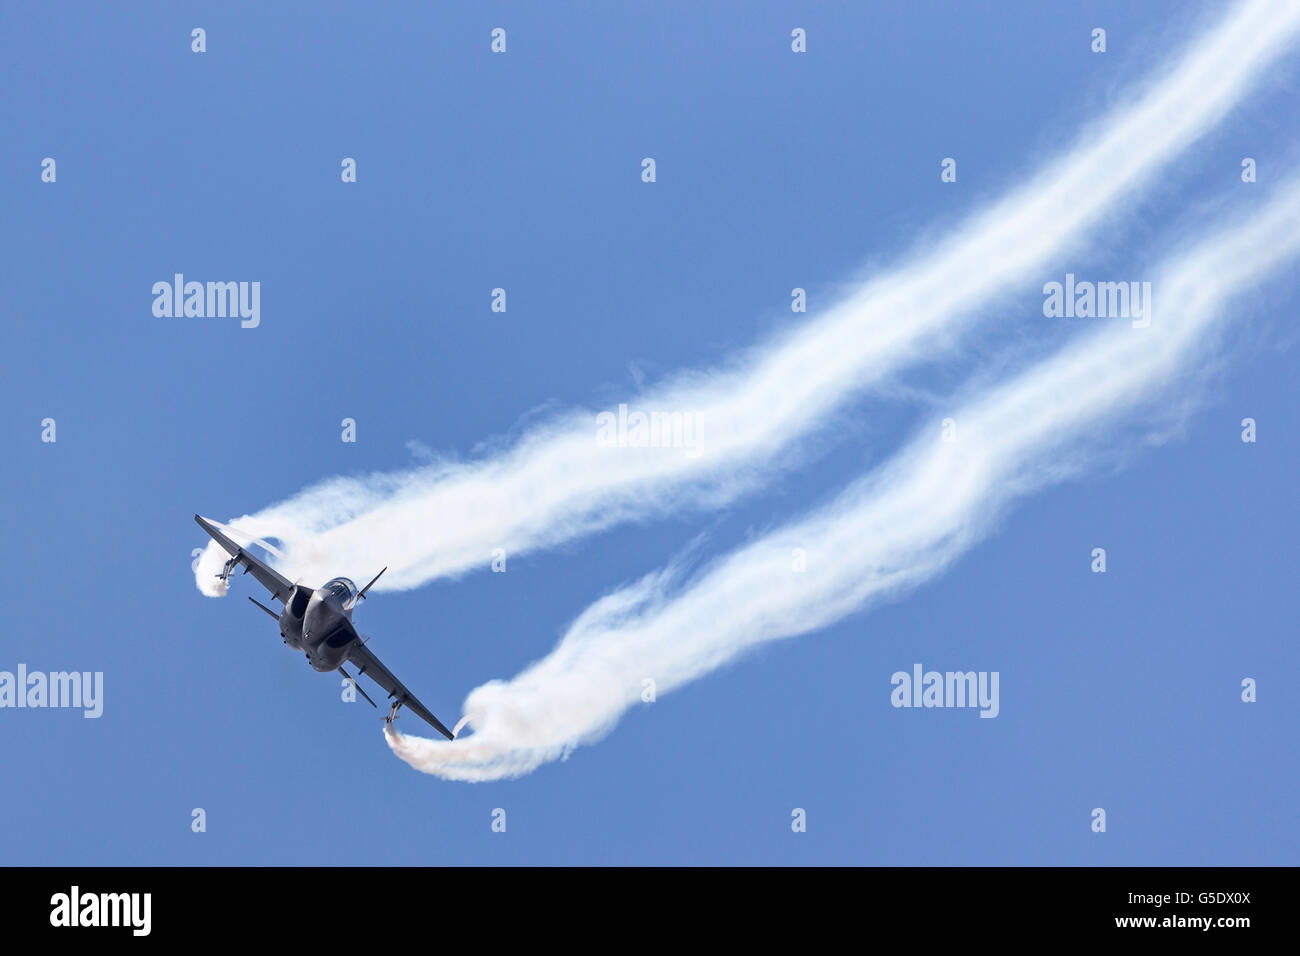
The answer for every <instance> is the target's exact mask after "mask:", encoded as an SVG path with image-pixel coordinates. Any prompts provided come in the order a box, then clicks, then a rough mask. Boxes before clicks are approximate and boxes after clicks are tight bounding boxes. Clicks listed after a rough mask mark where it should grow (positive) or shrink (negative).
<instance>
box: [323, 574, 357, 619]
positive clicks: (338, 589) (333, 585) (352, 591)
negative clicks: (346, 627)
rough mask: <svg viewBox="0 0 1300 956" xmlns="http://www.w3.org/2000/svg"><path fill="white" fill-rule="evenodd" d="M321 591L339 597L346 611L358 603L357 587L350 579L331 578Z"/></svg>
mask: <svg viewBox="0 0 1300 956" xmlns="http://www.w3.org/2000/svg"><path fill="white" fill-rule="evenodd" d="M321 590H322V591H326V592H328V593H330V594H333V595H334V596H335V597H337V598H338V599H339V602H340V603H341V604H342V605H343V609H344V610H345V611H346V610H349V609H350V608H351V607H352V605H354V604H356V603H357V586H356V585H355V584H353V583H352V582H351V581H350V580H349V579H348V578H331V579H330V580H328V581H326V582H325V586H324V587H322V588H321Z"/></svg>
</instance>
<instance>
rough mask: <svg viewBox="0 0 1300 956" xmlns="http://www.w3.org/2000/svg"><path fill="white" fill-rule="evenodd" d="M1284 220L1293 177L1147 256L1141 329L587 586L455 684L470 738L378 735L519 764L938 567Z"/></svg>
mask: <svg viewBox="0 0 1300 956" xmlns="http://www.w3.org/2000/svg"><path fill="white" fill-rule="evenodd" d="M1298 224H1300V181H1297V182H1295V183H1292V184H1291V185H1289V186H1288V187H1286V188H1285V189H1284V190H1281V191H1280V192H1279V194H1278V195H1277V196H1275V197H1274V200H1273V202H1272V204H1271V205H1269V206H1268V208H1267V209H1266V210H1265V211H1264V212H1263V213H1262V214H1260V215H1259V216H1257V217H1256V218H1255V219H1253V220H1251V221H1248V222H1246V223H1245V224H1241V225H1237V226H1236V227H1234V228H1232V229H1230V230H1228V231H1226V232H1224V233H1222V234H1220V235H1217V236H1215V237H1213V238H1211V239H1210V240H1208V241H1205V242H1203V243H1201V244H1200V245H1198V246H1196V247H1195V248H1194V249H1193V250H1191V251H1190V252H1189V253H1188V254H1186V255H1183V256H1180V257H1177V258H1176V259H1174V260H1173V261H1172V262H1170V263H1168V264H1166V265H1165V266H1163V267H1162V268H1160V269H1158V270H1156V272H1155V280H1154V282H1153V295H1154V297H1155V298H1154V301H1155V302H1156V303H1157V310H1156V313H1155V317H1154V320H1153V322H1152V325H1151V326H1150V327H1149V328H1145V329H1137V328H1133V327H1131V326H1130V325H1129V324H1128V323H1125V324H1124V325H1123V326H1122V327H1116V326H1114V325H1111V326H1110V327H1108V328H1103V329H1102V330H1100V331H1098V332H1096V333H1093V334H1089V335H1087V336H1085V337H1084V338H1082V339H1079V340H1076V341H1075V342H1073V343H1072V344H1070V345H1069V346H1067V347H1066V348H1064V349H1063V350H1061V351H1060V352H1059V353H1057V354H1056V355H1055V356H1053V357H1051V358H1050V359H1048V360H1046V361H1043V362H1041V363H1039V364H1038V365H1036V366H1034V367H1032V368H1030V369H1029V370H1028V371H1026V372H1025V373H1023V374H1022V375H1020V376H1019V377H1017V378H1014V379H1013V380H1011V381H1010V382H1008V383H1006V384H1004V385H1000V386H997V387H995V388H993V389H992V390H990V391H989V392H988V393H987V394H984V395H982V396H979V397H978V398H977V399H976V400H975V401H973V402H971V403H969V404H968V405H967V406H966V407H965V408H964V410H962V411H960V412H958V413H957V414H956V415H955V416H954V418H955V419H956V421H957V423H958V429H959V432H958V438H957V441H955V442H953V443H944V442H942V441H940V440H939V437H938V436H937V435H935V434H933V433H930V432H928V433H925V434H922V435H921V436H919V437H917V438H916V439H915V440H914V441H913V442H912V443H911V444H910V445H909V446H908V447H906V448H905V449H904V450H903V452H902V453H901V454H899V455H898V456H897V458H895V459H894V460H893V461H891V462H890V463H889V464H887V465H886V466H885V467H883V468H881V469H880V470H879V471H878V472H877V473H875V474H873V475H871V476H869V477H868V478H866V479H864V480H862V481H859V482H858V483H856V484H854V485H852V486H850V488H848V489H847V490H846V491H845V492H844V493H843V494H842V495H841V496H839V497H838V498H837V499H836V500H835V501H834V502H833V503H832V504H830V505H829V506H828V507H825V508H823V509H821V510H819V511H818V512H816V513H814V514H813V515H812V516H810V517H808V518H807V519H805V520H802V521H800V522H798V523H795V524H793V525H790V526H789V527H787V528H784V529H782V530H779V531H777V532H775V533H773V534H771V535H768V536H766V537H764V538H762V539H760V540H758V541H756V542H754V543H752V544H749V545H747V546H746V547H744V548H742V549H740V550H738V551H736V552H734V553H732V554H731V555H729V556H727V557H725V558H723V559H720V560H718V561H716V562H715V563H713V564H712V565H711V566H710V567H708V568H707V569H705V571H704V572H702V573H701V574H700V575H699V576H698V578H697V579H696V580H695V581H694V582H693V583H691V584H689V586H687V587H685V588H680V587H678V586H677V583H676V579H677V575H676V574H675V573H674V572H672V571H668V572H665V573H662V574H659V575H654V576H651V577H648V578H646V579H645V580H643V581H641V582H640V583H639V584H637V585H634V586H632V587H628V588H625V589H623V590H622V591H619V592H616V593H614V594H611V595H609V596H607V597H605V598H603V599H602V600H601V601H599V602H597V603H596V604H595V605H593V606H592V607H591V608H590V609H588V610H587V612H586V613H584V614H583V615H582V616H581V617H579V618H578V620H577V621H576V622H575V623H574V624H573V625H572V627H571V628H570V630H569V632H568V633H567V634H566V636H565V637H564V639H563V640H562V641H561V642H560V643H559V645H558V646H557V647H556V648H555V649H554V650H553V651H552V652H551V653H550V654H549V655H548V656H547V657H545V658H543V659H542V660H541V661H539V662H537V663H535V664H533V665H532V666H530V667H529V668H528V669H527V670H525V671H524V672H523V673H521V674H520V675H519V676H517V677H516V678H514V679H513V680H511V681H509V682H503V681H492V682H490V683H487V684H484V685H483V686H481V687H479V688H477V689H476V690H475V691H473V692H472V693H471V694H470V695H469V697H468V699H467V700H466V704H465V713H466V715H467V716H468V717H469V719H470V724H471V726H472V727H473V728H474V733H473V734H472V735H470V736H469V737H466V738H462V739H460V740H457V741H453V742H445V741H433V740H426V739H423V738H419V737H408V736H403V735H398V734H389V735H388V736H387V739H388V742H389V744H390V746H391V747H392V749H393V750H394V752H395V753H397V755H398V756H400V757H401V758H402V759H404V760H406V761H407V762H408V763H410V764H411V765H412V766H413V767H416V768H417V769H420V770H423V771H426V772H428V773H433V774H438V775H440V776H443V777H448V778H453V779H462V780H485V779H495V778H499V777H505V776H515V775H519V774H522V773H526V772H528V771H530V770H532V769H534V768H535V767H537V766H538V765H539V764H541V763H542V762H545V761H549V760H554V759H557V758H560V757H563V756H565V755H567V753H568V752H569V750H571V749H572V748H573V747H575V746H577V745H579V744H583V743H589V742H591V741H593V740H596V739H598V738H600V737H601V736H603V735H604V734H605V733H606V732H607V731H608V730H609V729H610V728H611V727H612V726H613V724H614V723H615V722H616V721H617V720H618V718H619V717H620V716H621V715H622V713H623V712H624V711H625V710H627V709H628V708H629V707H631V706H633V705H635V704H636V703H637V702H638V701H639V700H640V692H641V685H640V681H641V680H642V679H643V678H645V677H652V678H653V679H654V680H655V682H656V685H657V690H658V691H660V692H662V691H666V690H671V689H673V688H675V687H678V686H680V685H682V684H684V683H686V682H688V681H690V680H693V679H695V678H697V677H700V676H701V675H703V674H705V673H708V672H709V671H711V670H713V669H714V668H716V667H718V666H719V665H721V664H723V663H725V662H727V661H729V660H732V659H734V658H735V657H736V656H737V655H739V654H741V653H742V652H743V651H745V650H746V649H747V648H750V647H753V646H755V645H757V644H760V643H763V642H766V641H772V640H776V639H779V638H784V637H791V636H794V635H798V634H804V633H807V632H809V631H813V630H816V629H818V628H821V627H825V626H826V625H828V624H831V623H832V622H834V621H836V620H838V619H840V618H842V617H844V616H846V615H848V614H850V613H852V612H854V611H856V610H859V609H861V608H862V607H864V606H865V605H867V604H869V603H870V602H872V601H875V600H879V599H882V598H885V597H888V596H891V595H894V594H897V593H899V592H900V591H902V590H904V589H907V588H910V587H913V586H915V585H917V584H918V583H920V582H922V581H924V580H926V579H928V578H930V577H932V576H934V575H936V574H938V573H939V572H940V571H942V570H943V569H944V568H945V567H946V566H947V565H948V564H949V563H950V562H951V561H952V560H954V558H956V557H957V556H958V555H959V554H961V553H962V552H963V551H964V550H965V549H967V548H968V547H970V546H971V544H972V543H973V542H975V541H976V540H977V539H978V538H980V537H981V536H982V535H984V534H986V533H987V532H988V531H989V530H990V527H991V525H992V523H993V522H994V521H995V520H996V518H997V516H998V515H999V513H1000V512H1001V511H1002V510H1003V509H1004V508H1005V507H1006V506H1007V505H1008V504H1009V503H1010V502H1011V501H1012V500H1013V499H1015V498H1017V497H1019V496H1022V495H1024V494H1027V493H1029V492H1030V491H1032V490H1034V489H1036V488H1038V487H1040V486H1042V485H1044V484H1046V483H1048V482H1051V481H1055V480H1059V479H1060V478H1061V477H1062V476H1064V475H1065V474H1068V473H1071V472H1072V471H1073V470H1074V469H1075V468H1077V467H1081V466H1082V464H1083V458H1084V457H1086V456H1085V455H1084V454H1083V452H1082V451H1081V448H1082V446H1084V445H1085V444H1087V443H1088V439H1089V438H1090V437H1092V436H1093V435H1094V434H1095V433H1096V432H1097V431H1098V430H1099V429H1100V428H1101V427H1102V426H1104V425H1107V424H1114V423H1115V421H1116V419H1117V417H1118V416H1120V415H1122V414H1124V413H1126V412H1129V411H1131V410H1132V408H1133V406H1134V405H1136V404H1138V403H1139V402H1140V401H1150V400H1151V399H1154V398H1158V397H1165V398H1167V397H1169V393H1170V388H1169V386H1170V385H1171V384H1172V383H1173V381H1174V379H1175V377H1176V375H1177V373H1179V372H1180V370H1182V369H1184V368H1186V367H1188V366H1189V365H1190V364H1191V361H1192V360H1194V359H1195V358H1197V357H1198V356H1201V355H1204V354H1206V353H1207V352H1208V350H1209V348H1210V347H1211V345H1212V341H1211V339H1212V336H1211V335H1210V333H1211V332H1213V331H1214V325H1215V320H1216V319H1217V318H1219V317H1221V316H1222V315H1223V314H1224V309H1225V305H1226V300H1227V298H1228V297H1229V296H1230V295H1232V294H1234V293H1236V292H1239V291H1240V290H1241V289H1243V288H1244V287H1246V286H1248V285H1249V284H1251V283H1254V282H1257V281H1259V280H1262V279H1263V278H1265V277H1266V276H1267V275H1268V274H1269V273H1271V272H1272V271H1274V270H1276V269H1277V268H1278V267H1280V266H1281V265H1282V264H1283V263H1285V262H1290V261H1291V260H1292V258H1293V257H1294V256H1295V255H1297V253H1300V228H1298V227H1297V226H1298ZM1096 321H1107V320H1096ZM1109 321H1112V322H1113V321H1115V320H1109ZM1175 397H1176V396H1175ZM795 548H803V549H805V550H806V551H807V554H808V558H807V561H808V567H807V570H806V572H804V573H802V574H796V573H793V571H792V568H791V554H792V551H793V549H795Z"/></svg>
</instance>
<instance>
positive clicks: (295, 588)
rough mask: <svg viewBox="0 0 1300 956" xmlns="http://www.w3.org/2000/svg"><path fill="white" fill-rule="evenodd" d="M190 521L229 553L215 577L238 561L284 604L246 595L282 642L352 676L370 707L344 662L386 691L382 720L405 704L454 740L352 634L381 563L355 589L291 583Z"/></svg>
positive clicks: (341, 583)
mask: <svg viewBox="0 0 1300 956" xmlns="http://www.w3.org/2000/svg"><path fill="white" fill-rule="evenodd" d="M194 520H195V521H197V522H198V523H199V527H200V528H202V529H203V530H204V531H206V532H207V533H208V534H210V535H212V538H213V540H214V541H216V542H217V544H219V545H221V546H222V547H223V548H225V549H226V552H227V553H228V554H229V555H230V556H231V557H230V560H229V561H227V562H226V564H225V567H223V568H222V569H221V573H220V574H218V575H217V577H219V578H221V580H223V581H228V580H229V579H230V572H231V571H233V570H234V569H235V568H237V567H239V566H240V565H241V564H242V565H243V566H244V573H245V574H248V573H249V572H250V571H251V572H252V573H253V577H255V578H257V580H258V581H260V582H261V583H262V584H263V585H264V586H265V587H266V589H267V590H268V591H270V592H271V596H272V597H274V598H275V599H276V600H277V601H279V602H280V603H281V604H283V605H284V610H282V611H281V612H280V613H279V614H276V613H275V611H273V610H271V609H270V608H269V607H267V606H266V605H265V604H262V603H260V602H259V601H257V600H254V599H253V598H251V597H250V598H249V600H250V601H252V602H253V603H254V604H256V605H257V606H258V607H260V608H261V609H262V610H263V611H265V612H266V613H267V614H269V615H271V617H273V618H275V619H276V620H277V621H278V622H279V624H280V637H282V638H284V643H286V644H288V645H289V647H291V648H293V649H294V650H295V651H302V652H304V653H305V654H306V655H307V660H308V661H309V662H310V663H311V666H312V667H313V668H315V669H316V670H318V671H334V670H336V671H338V672H339V673H340V674H342V675H343V676H344V677H345V678H346V679H348V680H350V681H352V686H353V687H355V688H356V689H357V691H358V693H360V694H361V696H362V697H364V698H365V699H366V700H368V701H370V705H371V706H372V707H378V706H379V705H378V704H376V703H375V702H374V701H373V700H370V695H369V694H367V693H366V692H365V691H364V690H362V689H361V687H360V685H359V684H357V682H356V680H355V679H354V678H353V677H352V675H351V674H349V673H348V672H347V671H345V670H344V669H343V664H344V662H346V661H351V662H352V663H353V664H355V665H356V667H357V676H358V677H360V676H361V675H362V674H366V675H367V676H369V678H370V679H371V680H372V681H374V682H375V683H376V684H378V685H379V686H380V687H382V688H383V689H384V690H386V691H388V696H389V697H390V698H391V699H392V701H393V709H392V710H390V711H389V712H388V716H387V717H386V718H385V720H387V721H388V722H389V723H390V724H391V723H392V722H393V720H394V718H396V717H397V711H398V710H399V709H400V708H402V707H408V708H410V709H411V710H412V711H413V712H414V713H415V714H416V716H418V717H420V718H421V719H422V720H423V721H424V722H425V723H427V724H428V725H429V726H431V727H432V728H433V729H434V730H436V731H438V733H440V734H442V735H443V736H444V737H446V738H447V739H448V740H452V739H454V738H453V735H452V732H451V731H450V730H448V729H447V728H446V727H444V726H443V725H442V723H441V722H440V721H439V720H438V718H437V717H435V716H433V714H432V713H430V712H429V709H428V708H427V707H425V706H424V705H423V704H422V703H420V702H419V701H418V700H416V698H415V695H414V694H412V693H411V692H410V691H409V690H407V689H406V687H405V686H404V685H403V684H402V682H401V681H399V680H398V679H397V678H396V677H394V676H393V673H392V671H390V670H389V669H388V668H387V667H385V666H384V665H383V664H381V663H380V662H379V658H377V657H375V655H374V654H372V653H371V652H370V649H369V648H367V647H366V639H364V638H362V637H361V635H360V634H358V633H357V629H356V628H355V627H353V626H352V609H353V608H354V607H355V606H356V603H357V601H359V600H361V599H362V598H364V597H365V596H366V592H367V591H369V590H370V587H371V585H373V584H374V583H375V581H378V580H379V575H380V574H383V573H384V571H387V570H388V569H387V568H384V569H383V571H380V572H379V574H376V575H375V577H374V580H372V581H371V582H370V584H367V585H366V586H365V587H363V588H362V589H361V590H360V591H358V590H357V586H356V585H355V584H353V583H352V582H351V581H349V580H348V579H347V578H334V579H333V580H330V581H326V582H325V585H324V587H320V588H310V587H307V585H305V584H292V583H290V581H289V579H288V578H286V577H284V575H282V574H280V573H279V572H277V571H275V570H274V569H272V568H270V567H268V566H267V565H266V564H264V563H263V562H261V561H259V560H258V559H257V558H256V557H254V556H253V555H251V554H249V553H248V552H247V551H246V550H244V549H243V548H241V547H240V546H239V545H237V544H235V542H234V541H232V540H231V539H230V538H228V537H226V536H225V535H224V534H222V533H221V532H220V531H219V530H217V528H216V527H215V526H214V525H213V524H212V523H211V522H209V521H207V520H206V519H204V518H202V517H201V516H199V515H195V516H194Z"/></svg>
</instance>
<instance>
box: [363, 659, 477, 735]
mask: <svg viewBox="0 0 1300 956" xmlns="http://www.w3.org/2000/svg"><path fill="white" fill-rule="evenodd" d="M348 660H350V661H351V662H352V663H353V664H355V665H357V673H358V674H365V675H366V676H367V677H369V678H370V679H371V680H372V681H374V682H375V683H376V684H378V685H379V686H380V687H382V688H383V689H384V690H386V691H388V696H389V697H391V698H393V700H394V701H395V702H397V703H400V704H401V705H402V706H403V707H406V708H409V709H410V710H411V711H413V712H414V713H415V715H416V716H417V717H419V718H420V719H421V720H423V721H424V722H425V723H426V724H428V725H429V726H430V727H432V728H433V729H434V730H436V731H438V733H440V734H442V735H443V736H444V737H446V738H447V739H448V740H453V739H455V738H454V737H453V736H452V733H451V731H450V730H448V729H447V728H446V727H444V726H443V725H442V722H441V721H440V720H438V718H437V717H435V716H433V714H432V713H430V712H429V708H427V707H425V706H424V705H423V704H422V703H420V702H419V701H418V700H416V698H415V695H414V694H412V693H411V692H410V691H409V690H407V689H406V685H405V684H403V683H402V682H401V681H400V680H398V679H397V678H396V677H394V676H393V672H392V671H390V670H389V669H388V668H387V667H385V666H384V665H383V664H382V663H381V662H380V660H379V658H377V657H376V656H375V655H374V654H372V653H371V652H370V648H368V647H366V645H364V644H362V643H361V642H360V641H357V642H356V643H354V644H353V645H352V647H351V648H350V649H349V650H348Z"/></svg>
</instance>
